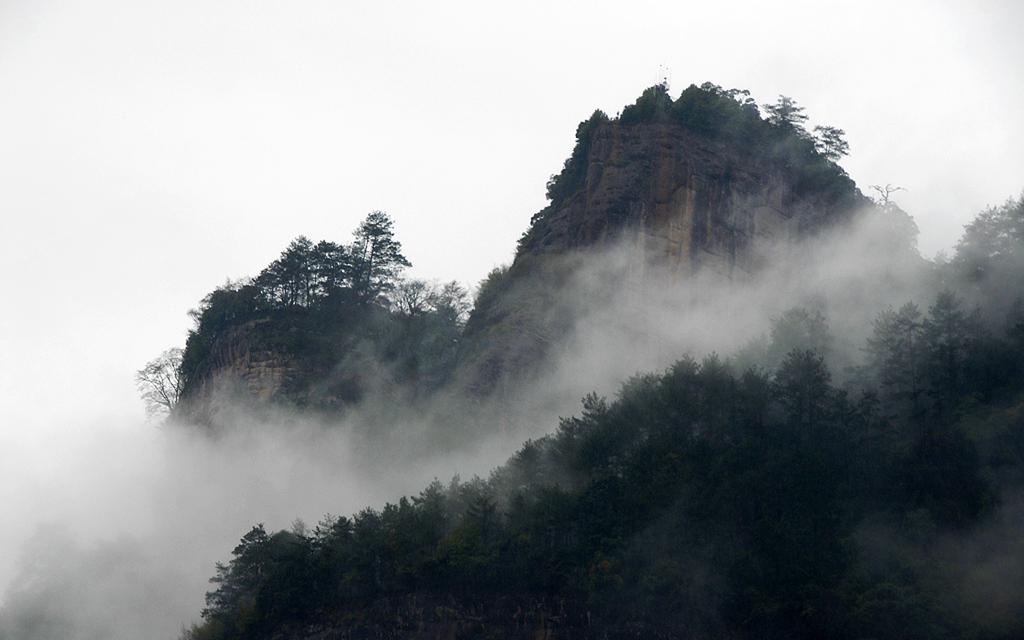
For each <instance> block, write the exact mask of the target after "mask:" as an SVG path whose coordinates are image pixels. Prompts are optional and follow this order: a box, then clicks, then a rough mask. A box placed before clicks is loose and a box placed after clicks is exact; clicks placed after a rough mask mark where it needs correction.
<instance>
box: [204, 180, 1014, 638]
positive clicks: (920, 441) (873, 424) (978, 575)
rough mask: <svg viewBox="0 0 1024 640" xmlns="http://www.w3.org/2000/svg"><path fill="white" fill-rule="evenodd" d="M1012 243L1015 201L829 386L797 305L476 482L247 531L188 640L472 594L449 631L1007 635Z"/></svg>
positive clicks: (352, 623)
mask: <svg viewBox="0 0 1024 640" xmlns="http://www.w3.org/2000/svg"><path fill="white" fill-rule="evenodd" d="M1022 229H1024V200H1015V201H1010V202H1007V203H1006V204H1005V205H1003V206H1001V207H996V208H993V209H990V210H988V211H986V212H983V213H982V214H981V215H979V216H978V218H977V219H976V220H975V221H974V222H973V223H972V224H971V225H969V226H968V228H967V229H966V232H965V235H964V237H963V239H962V240H961V243H960V245H959V246H958V248H957V252H956V254H955V256H954V257H953V258H952V259H949V260H948V261H946V262H944V263H939V264H936V265H935V269H936V271H937V277H938V278H939V279H941V280H942V281H943V282H945V283H947V285H948V286H947V288H946V289H945V290H944V291H943V292H942V293H940V294H939V295H938V296H936V297H934V298H932V299H929V300H914V301H907V303H906V304H905V305H903V306H901V307H898V308H890V309H883V310H880V311H879V314H878V315H877V318H876V320H875V322H874V324H873V327H872V331H871V337H870V338H869V339H868V340H867V341H866V343H865V344H864V345H863V349H862V358H860V361H859V362H858V363H857V364H856V366H855V367H854V368H853V369H852V370H850V371H847V372H845V374H844V375H843V377H842V378H843V382H842V383H838V382H836V381H834V376H833V372H830V371H829V369H828V367H827V366H826V365H825V357H826V355H827V354H826V353H824V352H826V351H827V350H828V349H829V346H828V345H829V344H830V343H831V341H832V338H833V336H831V335H830V334H829V326H828V318H826V317H824V316H823V315H822V314H821V313H820V312H817V311H814V310H808V309H794V310H792V311H791V312H788V313H786V314H782V315H781V316H779V317H777V318H776V319H775V321H774V324H773V327H772V331H771V332H770V333H769V334H768V335H767V336H766V337H765V342H764V344H759V345H750V347H749V348H747V349H744V350H742V351H741V352H740V353H739V354H738V355H736V356H735V357H732V358H725V357H719V356H716V355H710V356H707V357H704V358H702V359H700V360H699V361H698V360H695V359H693V358H690V357H683V358H682V359H681V360H679V361H678V362H677V363H676V364H675V365H674V366H672V367H671V368H670V369H668V370H667V371H665V372H663V373H660V374H648V375H642V376H637V377H635V378H633V379H631V380H629V381H628V382H627V383H625V384H624V385H623V387H622V389H621V391H620V392H619V393H618V395H617V396H616V397H615V398H613V399H611V400H608V399H605V398H600V397H597V396H596V395H590V396H588V397H587V398H585V399H584V401H583V406H582V410H581V412H580V414H579V415H577V416H574V417H570V418H566V419H563V420H562V421H561V422H560V423H559V424H558V425H557V427H556V428H555V429H554V431H553V432H552V433H551V434H550V435H549V436H546V437H543V438H540V439H537V440H533V441H530V442H527V443H526V444H524V445H523V447H522V448H521V449H520V450H519V451H518V452H517V453H516V454H515V455H514V456H513V457H512V458H511V459H510V460H509V461H508V462H507V463H506V464H505V465H504V466H502V467H500V468H498V469H496V470H495V471H494V472H493V473H492V474H491V476H490V477H489V478H487V479H479V478H474V479H472V480H468V481H461V480H459V479H458V478H456V479H454V480H452V481H451V482H449V483H441V482H437V481H435V482H434V483H433V484H431V485H430V486H428V487H426V488H425V489H424V490H423V491H422V492H421V493H419V494H418V495H415V496H411V497H408V498H402V499H401V500H399V501H398V502H397V503H393V504H387V505H385V506H384V507H383V508H380V509H374V508H367V509H365V510H363V511H361V512H359V513H357V514H354V515H352V516H341V517H334V516H327V517H325V518H324V519H323V521H321V522H320V523H319V524H317V525H316V526H315V527H313V528H312V529H309V528H307V527H305V526H304V525H302V524H301V523H297V524H296V526H294V527H293V529H292V530H291V531H279V532H276V533H275V532H269V531H267V530H266V529H265V528H264V527H263V526H262V525H257V526H256V527H254V528H253V529H252V530H251V531H250V532H249V533H247V534H246V535H245V536H244V537H243V538H242V539H241V541H240V543H239V545H238V546H237V547H236V548H235V549H234V551H233V553H232V558H231V560H230V561H229V562H227V563H225V564H223V565H219V566H218V568H217V573H216V575H215V577H214V578H213V580H212V582H213V589H212V590H211V591H210V593H209V594H208V596H207V608H206V609H205V610H204V612H203V616H204V620H205V621H204V623H203V624H201V625H199V626H197V627H195V628H193V629H192V630H191V631H189V632H187V633H186V636H187V637H189V638H193V639H195V640H200V639H214V638H262V637H305V636H303V635H302V634H303V633H304V632H303V631H302V629H307V630H308V629H321V632H322V633H326V634H328V635H322V636H317V637H335V636H333V635H329V634H330V633H332V631H331V630H332V629H333V632H334V633H337V634H338V635H337V637H367V638H369V637H378V636H379V637H428V636H426V635H424V636H418V635H416V634H417V633H424V634H425V633H428V632H429V630H430V629H433V628H434V627H431V626H430V625H431V624H434V623H437V616H440V615H441V614H439V613H437V612H436V611H435V610H434V609H431V608H430V607H427V609H428V610H427V612H426V613H424V611H423V609H422V607H421V609H420V610H419V618H418V619H415V616H414V617H413V619H410V618H409V617H408V615H409V614H408V613H406V616H407V617H406V618H404V619H403V618H401V617H399V618H396V617H395V614H394V612H395V611H397V609H395V608H394V606H393V603H394V602H396V599H401V598H409V597H412V596H417V597H419V598H421V599H423V600H424V601H427V602H429V601H430V598H432V597H433V598H440V597H443V598H447V600H444V602H446V603H448V604H447V606H449V607H454V608H455V609H454V610H457V609H458V606H459V605H458V604H457V603H459V602H463V603H466V602H473V603H475V605H474V607H476V608H474V609H473V611H474V612H475V614H476V615H469V614H466V615H465V617H463V618H459V616H457V615H456V614H453V613H449V614H446V615H449V616H454V617H452V618H446V619H447V620H448V622H447V624H448V625H449V626H448V627H445V628H447V629H449V630H451V629H455V632H456V633H457V635H460V637H496V638H501V637H508V638H512V637H530V635H529V634H530V633H532V632H533V631H534V630H535V629H536V625H537V624H541V623H538V622H537V621H536V620H535V619H531V620H533V623H532V624H533V625H534V626H530V625H526V624H525V623H523V622H522V618H521V617H519V614H516V616H512V617H514V618H515V619H514V620H512V619H511V617H510V616H511V614H506V615H505V616H504V618H502V615H499V613H498V612H500V611H504V609H503V608H502V607H503V606H508V605H507V603H508V602H519V603H520V605H517V606H518V607H519V608H518V609H517V611H520V610H521V609H522V603H523V602H526V603H532V605H531V606H534V607H541V608H542V607H544V606H547V605H544V604H543V603H551V602H558V603H560V604H558V605H557V606H555V605H550V606H552V607H555V608H553V609H552V611H555V610H556V609H557V610H558V611H561V614H560V615H554V614H552V616H553V619H554V621H553V620H552V618H551V617H549V618H548V619H546V621H544V622H543V625H546V626H545V627H544V628H545V629H548V630H549V631H551V632H552V633H555V634H556V635H557V636H558V637H580V638H584V637H594V638H597V637H678V638H690V637H709V638H710V637H760V638H766V637H767V638H775V637H777V638H794V637H803V638H822V637H830V638H905V637H922V638H1014V637H1019V636H1020V635H1021V633H1022V632H1024V606H1022V605H1024V600H1022V598H1021V594H1020V590H1019V586H1020V583H1019V581H1017V580H1014V579H1013V578H1012V576H1013V575H1014V574H1013V573H1012V572H1011V573H1010V574H1005V573H1001V572H999V571H997V570H996V569H993V566H996V567H998V566H999V565H1008V566H1010V567H1011V568H1012V567H1017V568H1020V567H1021V566H1024V565H1022V564H1021V562H1022V557H1024V556H1022V555H1021V554H1022V553H1024V549H1022V547H1021V545H1020V544H1019V541H1018V539H1017V536H1015V535H1013V534H1012V532H1013V531H1017V532H1018V533H1019V524H1020V523H1019V518H1020V517H1021V505H1022V502H1021V501H1022V499H1024V493H1022V489H1024V485H1022V481H1024V422H1022V415H1024V413H1022V412H1024V386H1022V384H1021V380H1022V377H1021V374H1022V373H1024V371H1022V370H1021V369H1022V366H1024V306H1022V302H1021V299H1020V295H1021V293H1022V292H1021V289H1020V283H1021V282H1024V279H1022V276H1024V233H1022V231H1021V230H1022ZM766 354H784V355H782V356H781V361H779V360H778V356H771V357H769V356H768V355H766ZM773 358H774V360H773ZM1000 527H1008V531H1009V532H1010V533H1009V534H1007V532H1006V531H1003V532H1002V533H1000ZM1000 536H1004V537H1000ZM986 571H992V572H993V574H992V575H986ZM531 598H532V599H531ZM382 603H392V605H389V606H391V607H392V608H387V607H384V608H383V609H382V606H384V605H382ZM453 603H455V604H453ZM481 603H482V604H481ZM488 603H490V604H488ZM501 603H506V605H502V604H501ZM467 606H468V605H467ZM488 606H490V607H491V608H492V610H493V612H494V615H493V617H488V614H487V611H488ZM381 611H387V612H390V613H389V614H388V615H387V616H384V615H383V614H381V613H380V612H381ZM375 612H376V613H375ZM453 619H454V620H458V622H457V623H455V622H452V620H453ZM425 620H426V621H425ZM431 621H433V622H431ZM317 624H319V625H321V626H320V627H317ZM332 625H333V626H332ZM403 625H404V626H403ZM289 630H290V631H289ZM388 630H390V632H392V633H394V634H395V635H392V636H387V635H386V632H388ZM275 633H277V634H278V635H276V636H274V634H275ZM282 633H284V634H285V635H281V634H282ZM342 633H347V634H351V635H345V636H342V635H341V634H342ZM289 634H290V635H289ZM381 634H384V635H381Z"/></svg>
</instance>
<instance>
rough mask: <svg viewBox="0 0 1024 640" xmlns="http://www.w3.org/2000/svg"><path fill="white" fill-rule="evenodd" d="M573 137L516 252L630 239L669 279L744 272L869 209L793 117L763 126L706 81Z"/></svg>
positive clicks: (650, 94) (743, 104) (655, 92)
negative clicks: (761, 248) (786, 242)
mask: <svg viewBox="0 0 1024 640" xmlns="http://www.w3.org/2000/svg"><path fill="white" fill-rule="evenodd" d="M794 108H795V107H794ZM796 113H797V114H798V111H797V112H796ZM773 118H774V120H773ZM576 135H577V145H576V149H575V151H574V152H573V155H572V157H571V158H570V159H569V160H567V161H566V163H565V167H564V169H563V171H562V172H561V173H560V174H559V175H557V176H555V177H553V178H552V180H551V182H550V183H549V185H548V195H549V197H550V199H551V204H550V205H549V206H548V207H547V208H545V209H544V210H542V211H541V212H540V213H538V214H537V215H536V216H535V217H534V219H533V221H532V226H531V228H530V230H529V231H528V232H527V234H526V235H525V236H524V238H523V240H522V242H521V245H520V254H523V253H530V254H540V253H547V252H552V251H562V250H566V249H577V248H585V247H591V246H595V245H596V246H601V245H605V244H608V243H610V242H617V241H622V240H626V241H627V242H631V243H634V244H635V247H636V249H637V251H638V255H639V256H642V258H643V260H644V261H646V262H650V263H652V264H655V265H658V266H662V267H666V268H669V269H671V270H673V271H682V272H684V273H685V272H690V271H693V270H695V269H697V268H703V267H707V268H712V269H714V270H716V271H718V272H721V273H723V274H728V275H732V274H733V272H734V270H736V269H738V270H740V271H743V272H748V273H749V272H751V271H753V270H755V269H756V267H757V262H758V253H757V251H756V248H757V247H756V245H757V241H758V240H759V239H769V240H774V239H780V240H781V239H792V238H797V237H800V236H802V235H803V234H806V233H808V232H810V231H813V230H815V229H818V228H820V227H821V226H824V225H831V224H833V223H834V222H836V221H837V220H839V219H843V218H845V217H847V216H849V215H850V214H851V213H852V212H853V211H854V210H855V209H856V208H857V207H860V206H864V205H866V204H868V200H867V199H866V198H865V197H864V196H862V195H861V194H860V192H859V191H858V190H857V188H856V186H855V185H854V184H853V181H852V180H850V179H849V177H847V176H846V174H845V173H844V172H843V170H842V169H841V168H840V167H838V166H837V165H836V164H835V163H834V162H832V158H829V157H828V155H829V154H821V153H819V151H820V145H818V148H816V143H815V141H814V140H812V139H811V137H810V136H809V135H808V134H807V133H806V132H805V131H804V130H803V129H802V128H801V127H800V125H799V122H798V121H796V120H794V119H793V114H791V113H790V114H787V113H783V114H782V115H781V116H772V117H770V118H769V119H768V120H764V119H762V118H761V116H760V113H759V110H758V108H757V107H756V105H754V103H753V102H752V101H750V100H749V98H747V96H746V92H739V91H735V90H723V89H721V88H720V87H717V86H715V85H711V84H708V83H706V84H704V85H702V86H701V87H696V86H690V87H689V88H688V89H686V90H685V91H683V93H682V95H681V96H680V97H679V98H678V99H677V100H675V101H673V100H672V99H671V98H670V97H669V95H668V92H667V88H666V87H665V86H663V85H658V86H655V87H652V88H650V89H648V90H647V91H645V92H644V94H643V95H642V96H641V97H640V99H639V100H637V102H636V103H635V104H634V105H631V106H629V107H627V108H626V109H625V110H624V111H623V113H622V115H621V116H620V117H619V118H617V119H614V120H613V119H609V118H608V117H607V116H606V115H605V114H604V113H602V112H600V111H597V112H595V113H594V115H593V116H591V118H590V119H588V120H587V121H585V122H582V123H581V124H580V126H579V128H578V129H577V134H576Z"/></svg>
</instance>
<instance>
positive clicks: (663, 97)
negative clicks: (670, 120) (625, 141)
mask: <svg viewBox="0 0 1024 640" xmlns="http://www.w3.org/2000/svg"><path fill="white" fill-rule="evenodd" d="M671 108H672V97H671V96H669V94H668V85H666V84H664V83H662V84H656V85H654V86H653V87H648V88H647V89H644V92H643V93H642V94H640V97H639V98H637V100H636V102H634V103H633V104H631V105H629V106H627V107H626V108H625V109H623V110H622V115H621V116H619V122H620V123H622V124H624V125H630V124H638V123H648V122H654V121H655V120H658V119H660V118H663V117H664V116H665V115H666V114H668V112H669V110H670V109H671Z"/></svg>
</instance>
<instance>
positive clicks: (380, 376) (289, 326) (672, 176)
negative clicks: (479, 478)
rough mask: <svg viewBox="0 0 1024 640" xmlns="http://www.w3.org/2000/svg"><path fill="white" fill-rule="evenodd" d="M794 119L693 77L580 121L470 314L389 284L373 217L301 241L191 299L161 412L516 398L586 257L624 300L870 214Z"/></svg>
mask: <svg viewBox="0 0 1024 640" xmlns="http://www.w3.org/2000/svg"><path fill="white" fill-rule="evenodd" d="M804 120H806V116H804V115H803V113H802V109H801V108H800V107H798V106H797V105H796V104H795V102H793V101H792V100H791V99H789V98H780V100H779V102H778V103H777V104H774V105H768V106H767V107H765V111H764V113H763V114H762V112H761V111H760V110H759V108H758V107H757V105H756V104H754V103H753V101H752V100H751V99H750V98H749V94H748V93H747V92H743V91H737V90H726V89H723V88H721V87H718V86H716V85H713V84H710V83H705V84H704V85H702V86H700V87H696V86H691V87H689V88H687V89H686V90H685V91H683V92H682V94H681V95H680V97H679V98H678V99H676V100H673V99H671V98H670V97H669V95H668V91H667V88H666V87H665V86H664V85H657V86H655V87H652V88H650V89H648V90H647V91H645V92H644V94H643V95H642V96H641V97H640V98H639V99H638V100H637V101H636V103H635V104H633V105H630V106H628V107H626V108H625V109H624V111H623V112H622V114H621V116H619V117H617V118H609V117H607V116H606V115H604V114H603V113H601V112H596V113H595V114H594V115H593V116H592V117H591V118H590V119H588V120H587V121H585V122H583V123H581V124H580V126H579V128H578V130H577V141H576V147H575V149H574V150H573V152H572V154H571V157H570V158H569V159H568V160H567V161H566V163H565V166H564V167H563V168H562V171H561V172H560V173H558V174H557V175H555V176H553V177H552V179H551V181H550V182H549V184H548V190H547V193H548V198H549V200H550V204H549V205H548V206H547V207H546V208H545V209H543V210H542V211H540V212H538V213H537V215H535V216H534V218H533V220H532V222H531V225H530V228H529V229H528V230H527V232H526V233H525V234H524V235H523V237H522V239H521V240H520V243H519V249H518V251H517V254H516V258H515V260H514V262H513V264H512V265H511V266H510V267H506V268H498V269H495V270H494V271H493V272H492V273H491V274H490V275H489V276H488V278H487V279H486V280H485V281H484V282H483V283H481V286H480V288H479V290H478V291H477V293H476V295H475V300H474V304H472V305H470V303H469V298H468V296H467V294H466V292H465V291H464V290H462V289H461V288H460V287H459V286H458V285H456V284H454V283H449V284H448V285H444V286H434V287H431V286H428V285H427V284H426V283H423V282H416V281H408V280H404V279H403V278H402V277H401V271H402V269H403V267H405V266H407V265H408V263H407V261H406V260H405V258H404V256H402V254H401V245H400V243H399V241H398V239H397V234H396V233H395V231H394V229H393V228H392V223H391V221H390V219H389V218H388V217H387V216H386V215H385V214H382V213H380V212H375V213H373V214H371V215H370V216H369V217H368V218H367V220H366V221H365V222H364V223H363V224H362V225H361V226H360V227H359V228H358V229H357V230H356V234H355V238H354V241H353V242H352V243H351V244H349V245H344V244H338V243H334V242H328V241H324V242H319V243H316V244H314V243H313V242H311V241H309V240H307V239H306V238H304V237H300V238H298V239H297V240H295V241H294V242H293V243H292V245H290V246H289V247H288V248H287V249H286V250H285V251H284V252H283V253H282V255H281V257H280V258H279V259H278V260H276V261H275V262H274V263H273V264H271V265H269V266H268V267H267V268H266V269H265V270H264V271H263V272H262V273H260V274H259V275H258V276H256V277H255V278H253V279H251V280H250V281H243V282H239V283H229V284H227V285H226V286H224V287H222V288H219V289H218V290H216V291H214V292H212V293H211V294H210V295H209V296H207V297H206V298H205V299H204V300H203V302H202V304H201V305H200V307H199V309H198V310H197V311H196V312H195V313H194V315H195V319H196V327H195V329H194V330H193V331H192V333H191V335H190V337H189V341H188V344H187V345H186V347H185V350H184V354H183V362H182V366H181V375H182V384H181V398H182V402H181V406H180V408H179V410H178V412H177V413H178V415H179V417H181V418H183V419H187V420H191V421H195V422H202V423H206V424H215V423H217V413H218V410H219V409H220V408H221V407H222V406H224V405H225V403H227V404H230V403H231V402H234V401H236V400H241V401H242V402H243V403H245V404H250V405H251V404H254V403H259V402H270V403H275V404H285V405H289V406H298V407H301V408H303V409H305V410H307V411H320V412H326V413H327V414H335V415H336V414H338V413H339V412H341V411H344V410H345V409H346V408H350V407H353V406H356V405H360V404H363V405H364V406H370V405H372V406H380V405H382V404H386V403H391V404H395V403H398V404H409V403H416V402H421V401H422V402H426V403H427V404H429V403H430V402H431V399H432V398H435V397H438V396H440V395H446V396H447V397H449V398H450V397H455V396H457V397H467V396H470V397H473V398H474V400H473V401H472V402H471V403H470V404H472V403H474V402H477V401H481V400H485V399H489V400H495V399H497V401H499V402H502V403H504V404H505V405H511V404H516V403H519V402H520V401H521V399H522V396H523V394H524V393H528V392H526V391H523V389H522V387H523V385H524V384H529V383H530V382H531V381H533V380H535V379H536V377H537V376H536V373H537V371H538V370H549V369H550V367H551V366H552V364H551V361H550V360H551V358H552V355H553V354H554V353H557V351H558V349H557V346H558V345H561V344H563V343H564V342H565V340H566V339H567V337H568V336H570V335H571V334H572V332H573V330H574V328H575V327H576V326H577V324H578V322H579V320H580V318H581V317H582V316H583V315H585V314H586V312H587V311H586V310H585V309H584V307H585V305H581V304H580V303H579V299H580V298H581V297H582V298H587V297H592V296H591V295H590V294H589V292H581V291H579V279H580V278H581V277H583V276H585V274H586V271H587V268H586V267H585V266H584V263H585V262H586V260H588V259H589V258H590V257H591V256H592V255H594V254H595V253H599V252H601V251H604V250H607V249H608V248H610V247H613V246H621V247H624V254H625V255H626V256H627V257H628V258H627V262H628V264H626V265H625V267H624V268H623V269H622V270H621V272H622V273H623V274H626V273H628V274H632V275H631V276H630V277H633V278H634V279H633V280H623V281H622V282H619V283H616V284H615V285H614V286H615V287H617V288H620V289H621V288H637V289H639V288H640V287H641V286H643V283H642V282H640V281H639V280H643V279H644V278H645V277H646V276H644V274H645V273H648V272H650V273H654V272H658V273H662V272H665V273H669V274H675V275H673V276H672V277H676V278H686V277H688V276H689V275H691V274H693V273H696V272H698V271H704V272H714V273H719V274H721V275H723V276H724V277H726V278H730V279H731V278H739V279H743V278H748V277H750V276H751V275H752V274H754V273H756V272H757V271H758V270H759V269H760V268H762V267H763V266H764V264H765V263H766V262H767V261H768V259H769V256H768V251H769V249H770V248H771V247H772V246H774V244H776V243H778V242H786V241H797V240H799V239H801V238H806V237H809V236H811V235H813V234H814V233H816V232H819V231H821V230H823V229H829V228H833V227H835V226H836V225H839V224H842V223H844V222H848V221H850V220H851V219H853V218H854V217H855V212H856V211H857V210H858V209H860V208H863V207H865V206H869V205H870V202H869V201H868V200H867V199H866V198H865V197H864V196H863V195H862V194H861V193H860V192H859V190H858V189H857V188H856V186H855V185H854V184H853V182H852V181H851V180H850V179H849V177H848V176H847V175H846V174H845V172H844V171H843V170H842V168H840V167H839V166H838V165H837V164H836V162H835V161H836V160H838V159H839V158H840V157H841V156H842V154H843V153H844V147H843V144H845V143H844V142H843V141H842V132H841V131H840V130H838V129H834V128H828V130H827V131H825V132H824V133H823V132H822V131H817V132H815V133H813V134H812V133H811V132H808V131H806V130H805V129H804V127H803V121H804ZM637 278H639V280H637ZM470 307H472V311H471V312H469V309H470ZM467 312H469V313H468V314H467ZM467 315H468V322H464V321H466V320H467ZM442 391H443V392H444V394H441V393H439V392H442ZM369 397H373V398H374V401H367V399H368V398H369ZM225 398H227V399H228V400H227V401H225ZM419 412H420V413H424V412H427V411H426V410H425V409H421V410H420V411H419ZM387 421H388V418H387V417H382V418H381V419H380V422H381V423H386V422H387ZM440 422H442V423H445V424H450V423H451V422H452V419H451V416H449V415H445V416H443V417H442V418H440ZM471 431H472V429H467V432H471Z"/></svg>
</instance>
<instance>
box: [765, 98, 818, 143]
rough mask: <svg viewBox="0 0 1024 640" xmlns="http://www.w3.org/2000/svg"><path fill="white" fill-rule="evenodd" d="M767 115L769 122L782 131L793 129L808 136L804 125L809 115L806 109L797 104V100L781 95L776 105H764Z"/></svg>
mask: <svg viewBox="0 0 1024 640" xmlns="http://www.w3.org/2000/svg"><path fill="white" fill-rule="evenodd" d="M764 110H765V113H767V114H768V122H769V123H771V124H773V125H775V126H776V127H780V128H782V129H792V130H793V131H795V132H796V133H798V134H800V135H802V136H806V135H807V131H806V130H805V129H804V123H805V122H807V115H806V114H805V113H804V108H803V107H801V106H799V105H798V104H797V103H796V100H794V99H793V98H790V97H789V96H783V95H780V96H779V99H778V100H776V101H775V104H766V105H764Z"/></svg>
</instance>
